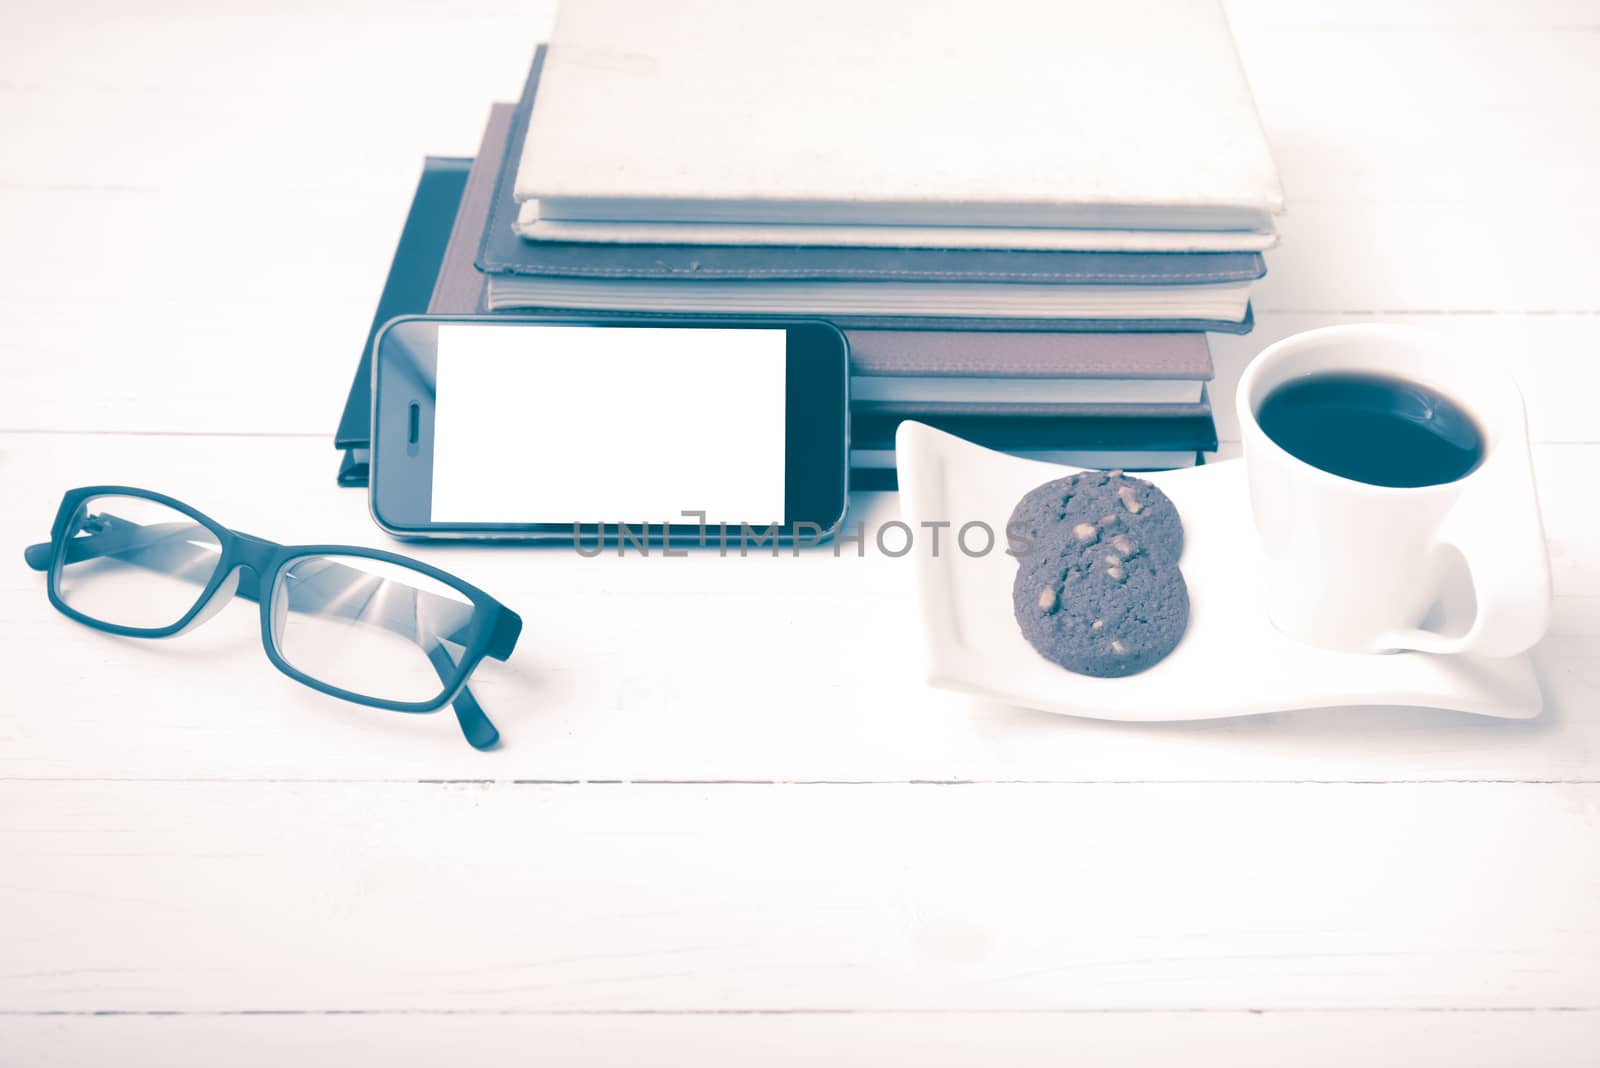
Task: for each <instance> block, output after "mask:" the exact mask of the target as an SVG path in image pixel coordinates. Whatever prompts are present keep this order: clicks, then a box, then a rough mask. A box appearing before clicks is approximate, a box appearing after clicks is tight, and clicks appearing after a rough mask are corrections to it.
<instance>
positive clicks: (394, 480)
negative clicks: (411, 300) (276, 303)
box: [367, 315, 850, 548]
mask: <svg viewBox="0 0 1600 1068" xmlns="http://www.w3.org/2000/svg"><path fill="white" fill-rule="evenodd" d="M446 323H462V324H474V323H482V324H488V325H493V326H506V327H510V326H521V327H531V328H535V329H536V328H538V327H539V326H586V327H595V328H598V329H627V328H629V327H651V328H660V327H667V328H674V329H689V330H696V329H699V330H706V329H736V330H751V329H761V330H783V331H785V333H786V335H787V336H786V340H785V354H786V360H785V366H786V371H785V373H786V385H785V398H784V405H785V414H786V418H785V430H786V441H785V448H784V458H785V470H784V518H783V522H782V523H780V524H778V525H777V527H776V539H777V541H778V542H779V543H782V544H791V543H793V542H794V540H795V538H796V535H797V533H798V534H800V535H801V536H802V538H803V540H813V539H814V540H822V539H824V538H826V537H829V536H831V535H832V534H833V533H834V532H835V531H836V530H837V529H838V526H839V524H840V522H842V521H843V519H844V512H845V507H846V504H847V501H848V494H849V464H850V440H849V412H850V405H849V389H850V385H849V383H850V366H849V345H848V342H847V341H846V339H845V336H844V334H843V333H842V332H841V331H840V330H839V329H838V327H836V326H834V325H833V324H831V323H828V322H824V321H822V320H809V319H783V320H773V319H716V320H683V319H669V318H659V317H651V316H643V315H641V316H629V317H627V318H620V317H610V316H601V315H596V316H552V315H538V316H510V315H403V316H399V317H397V318H395V319H391V320H390V321H389V322H387V323H385V324H384V325H383V327H382V328H381V329H380V330H379V332H378V334H377V336H376V338H375V339H374V342H373V351H372V355H371V359H372V361H373V366H372V423H371V427H372V429H371V446H370V448H371V453H370V474H369V478H368V490H367V503H368V509H369V511H370V512H371V514H372V518H373V521H374V522H376V523H377V524H378V526H379V527H381V528H382V529H383V530H385V531H386V532H388V533H390V534H392V535H394V536H395V537H399V538H408V539H433V538H447V539H473V540H485V539H487V540H517V541H545V542H562V543H572V542H574V541H577V542H578V543H579V544H580V545H583V544H605V545H616V544H619V543H621V544H624V545H625V544H627V543H630V542H639V543H640V544H661V543H670V544H674V545H679V544H690V545H694V544H699V545H706V546H711V547H720V548H726V547H728V546H730V545H734V544H737V541H736V540H735V539H737V538H738V537H739V536H740V535H741V534H742V532H741V531H738V530H736V529H735V528H733V527H731V526H730V527H728V528H726V530H720V529H719V528H718V526H717V525H716V524H712V525H710V526H709V527H703V526H701V525H700V524H699V523H697V522H694V521H689V522H684V523H660V522H655V523H649V524H642V525H639V526H633V527H630V528H629V529H628V530H625V531H624V530H621V529H619V528H618V527H616V526H614V525H611V524H594V523H575V522H573V521H559V520H541V521H538V522H528V523H438V522H434V521H433V520H432V519H431V510H432V491H433V466H432V465H433V433H432V432H433V415H434V405H435V400H436V396H435V392H434V380H435V377H434V367H435V360H436V358H437V352H438V328H439V326H440V325H441V324H446ZM413 404H416V405H417V406H418V412H417V427H416V435H415V441H413V440H412V427H411V425H410V423H411V414H410V410H411V406H412V405H413ZM486 459H487V458H486ZM664 518H665V517H664ZM641 526H642V527H643V528H644V529H643V530H641ZM769 529H770V528H769V527H767V526H757V527H753V528H752V531H753V532H754V533H755V534H756V535H757V536H758V537H760V538H761V539H763V541H762V542H760V543H758V544H764V543H765V541H764V539H765V538H767V537H768V536H769Z"/></svg>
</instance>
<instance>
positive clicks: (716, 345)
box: [368, 315, 850, 546]
mask: <svg viewBox="0 0 1600 1068" xmlns="http://www.w3.org/2000/svg"><path fill="white" fill-rule="evenodd" d="M373 361H374V363H373V374H372V383H373V393H372V455H371V462H372V467H371V476H370V479H369V490H368V493H369V503H370V506H371V511H372V516H373V519H374V520H376V521H377V523H378V525H379V526H380V527H382V528H383V529H384V530H386V531H388V532H389V533H391V534H394V535H396V536H398V537H403V538H452V537H453V538H511V539H526V540H539V541H579V542H580V544H582V543H583V540H584V539H594V540H596V541H604V542H606V543H616V542H618V541H621V542H623V543H626V542H627V541H629V540H633V541H639V542H640V543H641V544H649V543H654V542H670V543H677V544H682V543H696V542H698V543H700V544H713V545H722V546H727V545H729V544H730V543H731V542H730V539H733V538H738V537H741V536H743V535H746V534H749V535H750V536H754V537H756V538H757V539H758V540H759V539H771V538H776V539H777V540H778V541H779V542H784V543H787V542H792V541H794V540H796V539H797V538H798V539H800V540H802V541H805V540H821V539H822V538H825V537H827V536H829V535H831V534H832V533H833V532H834V531H835V530H836V529H837V528H838V525H839V522H840V520H841V519H843V517H844V510H845V502H846V493H847V491H848V485H847V482H848V477H849V456H850V446H849V381H850V374H849V350H848V346H847V343H846V341H845V338H844V335H843V334H842V333H840V331H839V330H838V329H837V328H836V327H834V326H832V325H831V324H828V323H825V322H820V321H818V322H813V321H793V322H770V321H761V322H759V323H753V322H749V321H746V322H698V321H697V322H694V323H688V324H686V323H684V322H683V321H681V320H676V321H675V320H652V319H648V318H639V319H632V318H630V319H628V320H625V321H614V320H611V321H608V320H606V319H603V318H595V319H584V320H576V319H570V318H546V317H540V318H513V317H508V316H502V315H495V316H439V315H421V316H402V317H401V318H398V319H394V320H391V321H390V322H389V323H387V324H385V326H384V327H383V329H382V330H381V331H380V332H379V334H378V337H377V339H376V341H375V342H374V343H373Z"/></svg>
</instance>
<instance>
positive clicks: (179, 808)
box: [0, 0, 1600, 1066]
mask: <svg viewBox="0 0 1600 1068" xmlns="http://www.w3.org/2000/svg"><path fill="white" fill-rule="evenodd" d="M265 6H266V5H262V7H265ZM449 6H450V5H446V4H443V3H437V2H436V3H425V2H421V0H417V2H390V3H377V2H375V0H318V2H316V3H312V2H309V0H296V2H292V3H287V4H282V5H274V7H276V9H277V11H276V13H273V14H261V13H258V12H257V11H256V10H249V11H247V10H245V9H244V7H243V6H242V5H240V10H239V11H238V12H237V13H230V12H229V11H226V10H219V5H214V4H202V3H196V2H192V0H188V2H186V0H145V2H142V3H136V4H120V3H119V4H112V3H108V2H105V0H96V2H88V3H75V4H70V5H68V4H57V5H42V4H40V5H32V9H30V10H17V9H15V8H14V7H12V8H9V9H8V10H6V11H5V12H3V13H0V144H3V146H4V151H3V153H0V312H3V316H0V369H3V376H0V431H3V433H0V559H3V560H5V561H7V563H6V564H5V566H3V567H0V686H3V692H4V697H3V698H0V1064H5V1065H12V1064H17V1065H45V1064H58V1063H59V1064H91V1063H118V1064H140V1065H144V1064H149V1065H163V1066H165V1065H218V1064H262V1065H273V1064H282V1063H294V1064H302V1065H311V1064H354V1063H374V1064H385V1065H395V1066H399V1065H434V1064H441V1063H467V1062H472V1061H485V1060H488V1059H489V1058H490V1057H491V1056H494V1057H510V1056H516V1057H518V1059H522V1060H535V1059H537V1058H543V1061H542V1063H551V1064H557V1063H562V1064H566V1063H583V1064H607V1065H616V1064H627V1063H647V1064H709V1063H728V1064H763V1065H773V1064H783V1065H789V1064H796V1065H797V1064H816V1063H881V1062H885V1061H889V1062H890V1063H893V1062H892V1061H891V1060H890V1059H891V1058H893V1059H898V1060H900V1061H903V1062H905V1063H916V1064H926V1065H953V1064H1027V1065H1033V1064H1039V1065H1043V1064H1059V1063H1068V1062H1076V1063H1092V1064H1097V1065H1103V1064H1163V1063H1215V1064H1225V1065H1256V1064H1260V1065H1284V1064H1302V1065H1303V1064H1319V1065H1320V1064H1328V1065H1344V1064H1349V1063H1351V1062H1353V1061H1355V1060H1357V1059H1360V1060H1365V1061H1388V1062H1392V1063H1397V1064H1407V1065H1417V1064H1451V1065H1462V1064H1473V1065H1477V1064H1483V1065H1491V1064H1519V1065H1525V1064H1596V1063H1600V915H1597V913H1600V707H1597V697H1600V657H1597V656H1596V646H1597V639H1600V545H1597V543H1596V537H1595V531H1596V521H1597V518H1600V506H1597V505H1596V503H1595V497H1594V494H1595V492H1596V482H1595V478H1594V474H1593V472H1594V469H1595V467H1596V466H1597V464H1600V430H1597V424H1596V419H1595V416H1594V414H1593V412H1594V405H1595V397H1596V395H1597V394H1600V255H1597V254H1596V249H1597V248H1600V207H1597V205H1600V198H1597V197H1596V195H1595V187H1596V181H1597V179H1600V173H1597V169H1600V168H1597V164H1600V122H1597V121H1596V119H1595V108H1596V104H1597V103H1600V9H1597V6H1596V4H1595V3H1594V2H1593V0H1538V2H1523V3H1509V2H1507V3H1491V2H1489V0H1468V2H1452V0H1352V2H1350V3H1337V2H1334V0H1304V2H1299V3H1294V4H1286V3H1281V2H1277V0H1236V2H1234V3H1232V4H1231V7H1230V10H1231V13H1232V15H1233V19H1234V24H1235V29H1236V32H1237V35H1238V39H1239V44H1240V48H1241V50H1242V52H1243V55H1244V58H1245V61H1246V64H1247V67H1248V69H1249V73H1250V76H1251V78H1252V80H1253V83H1254V85H1255V89H1256V93H1257V97H1258V100H1259V103H1260V106H1261V111H1262V115H1263V118H1264V121H1265V123H1266V126H1267V128H1268V133H1269V135H1270V138H1271V140H1272V143H1273V146H1274V149H1275V152H1276V154H1277V157H1278V162H1279V165H1280V167H1281V169H1282V172H1283V176H1284V182H1285V185H1286V187H1287V190H1288V195H1289V202H1290V205H1291V212H1290V214H1289V215H1288V216H1287V217H1286V218H1285V220H1284V225H1283V233H1284V239H1283V245H1282V247H1281V248H1280V249H1278V250H1276V251H1274V252H1273V253H1271V254H1270V256H1269V264H1270V267H1271V270H1272V273H1271V275H1270V277H1269V278H1268V279H1267V280H1266V282H1265V284H1264V285H1263V286H1262V288H1261V291H1260V295H1259V298H1258V299H1257V301H1256V313H1257V317H1258V322H1259V325H1258V327H1257V329H1256V331H1255V333H1254V334H1252V335H1250V336H1248V337H1244V338H1231V337H1230V338H1218V339H1216V346H1215V348H1216V358H1217V363H1218V369H1219V377H1218V381H1217V383H1216V385H1215V387H1214V388H1213V392H1212V396H1213V398H1214V399H1215V400H1216V401H1217V402H1218V404H1219V413H1218V417H1219V424H1220V431H1221V434H1222V436H1223V438H1224V439H1225V440H1230V441H1231V439H1235V438H1236V436H1237V434H1236V429H1235V427H1236V424H1235V421H1234V418H1233V413H1232V411H1231V406H1230V401H1231V393H1232V384H1233V382H1234V381H1235V380H1236V379H1237V377H1238V375H1239V372H1240V369H1241V368H1242V366H1243V365H1244V363H1245V362H1246V361H1247V360H1248V359H1249V358H1250V357H1251V356H1252V355H1253V354H1254V353H1255V352H1257V351H1259V349H1260V348H1261V347H1262V346H1264V345H1265V344H1266V343H1268V342H1270V341H1272V340H1274V339H1276V338H1278V337H1282V336H1284V335H1285V334H1288V333H1291V332H1294V331H1297V330H1301V329H1304V328H1307V327H1311V326H1316V325H1321V324H1326V323H1336V322H1348V321H1355V320H1367V319H1377V320H1382V321H1400V322H1412V323H1422V324H1426V325H1429V326H1432V327H1435V328H1437V329H1439V330H1441V331H1444V332H1446V333H1447V334H1449V335H1451V336H1453V337H1458V338H1460V339H1461V340H1462V341H1463V343H1475V344H1485V345H1488V346H1490V347H1491V348H1493V349H1494V350H1496V351H1497V352H1498V354H1499V355H1500V357H1501V358H1503V359H1504V360H1505V361H1506V363H1507V364H1508V365H1509V366H1511V367H1512V368H1514V369H1515V370H1516V372H1517V373H1518V374H1519V375H1520V377H1521V379H1522V382H1523V384H1524V387H1525V390H1526V392H1527V395H1528V406H1529V410H1530V415H1531V420H1532V427H1533V433H1534V436H1535V438H1536V440H1537V443H1538V444H1537V446H1536V456H1537V467H1538V477H1539V479H1540V486H1541V494H1542V496H1543V500H1544V507H1545V519H1546V525H1547V529H1548V533H1549V539H1550V545H1551V550H1552V555H1553V558H1554V563H1555V588H1556V610H1555V625H1554V629H1553V631H1552V633H1551V634H1550V635H1549V637H1548V638H1547V639H1546V640H1545V642H1544V643H1543V644H1542V645H1541V646H1540V647H1539V649H1538V650H1537V653H1536V656H1537V660H1538V664H1539V667H1540V670H1541V673H1542V676H1543V679H1544V683H1545V685H1546V688H1547V693H1548V710H1547V712H1546V713H1545V715H1544V716H1543V717H1542V718H1540V719H1538V720H1536V721H1533V722H1527V723H1518V722H1499V721H1493V720H1479V719H1472V718H1468V717H1464V716H1459V715H1452V714H1445V713H1424V712H1416V711H1397V710H1392V709H1391V710H1386V709H1350V710H1332V711H1327V712H1322V713H1317V714H1297V715H1281V716H1273V717H1265V718H1256V719H1245V720H1238V721H1220V722H1211V723H1202V724H1193V725H1170V726H1155V727H1151V726H1124V725H1117V724H1107V723H1095V722H1076V721H1072V720H1067V719H1061V718H1056V717H1052V716H1047V715H1043V714H1036V713H1029V712H1025V711H1019V710H1015V709H1009V708H1002V707H993V706H987V705H983V704H980V703H975V702H972V701H969V700H966V699H961V698H957V697H954V696H951V695H946V694H941V693H937V692H933V691H930V690H928V689H926V688H925V687H924V686H923V684H922V682H921V677H922V676H921V672H922V664H921V652H920V647H919V644H918V641H917V630H916V617H915V611H916V610H915V605H914V601H913V597H912V589H911V581H910V579H911V575H910V571H911V565H910V561H909V560H891V559H887V558H882V557H878V556H875V555H869V557H868V558H866V559H855V558H853V557H850V558H846V559H842V560H835V559H833V558H832V557H831V556H828V555H826V554H820V555H813V556H810V557H807V558H804V559H800V560H794V559H780V560H772V559H763V558H752V559H747V560H739V559H726V560H724V559H716V558H714V557H703V556H702V557H695V558H691V559H688V560H676V559H674V560H662V559H660V558H651V559H648V560H641V559H638V558H637V557H631V558H628V559H623V560H618V559H615V558H614V557H603V558H599V559H595V560H582V559H579V558H577V557H576V556H574V555H573V554H571V553H569V552H564V551H559V550H558V551H530V550H526V549H510V550H499V551H495V550H488V549H481V548H443V549H424V550H422V552H423V553H424V554H425V555H426V557H427V558H428V559H429V560H431V561H433V562H434V563H436V564H438V565H440V566H442V567H445V568H448V569H451V570H454V571H457V572H458V573H460V574H461V575H462V576H464V577H466V578H468V579H469V580H470V581H473V582H475V583H478V584H479V585H482V586H483V587H485V588H487V589H489V590H491V591H494V592H496V593H497V594H498V595H499V596H501V597H502V598H503V599H504V600H506V601H507V602H508V603H510V604H511V605H512V606H514V607H515V608H516V609H517V610H519V611H520V612H521V613H522V615H523V617H524V619H525V620H526V629H525V630H524V633H523V639H522V644H521V647H520V648H519V650H518V652H517V655H516V657H515V658H514V659H513V660H512V661H511V662H510V663H509V664H506V665H498V664H491V665H489V666H487V667H485V668H484V669H483V670H482V671H481V672H480V675H479V681H477V682H475V687H476V688H477V691H478V693H479V695H480V696H481V697H482V698H483V700H484V702H485V704H486V706H487V707H488V708H489V710H490V711H491V714H492V715H493V716H494V718H495V720H496V721H497V722H498V723H499V725H500V727H501V729H502V731H503V732H504V735H505V743H504V745H503V747H502V748H501V750H500V751H498V752H495V753H492V754H487V755H486V754H480V753H476V752H474V751H472V750H471V749H469V748H468V747H467V746H466V745H465V744H464V743H463V742H462V740H461V738H460V737H459V735H458V733H457V731H456V728H455V725H454V723H453V722H452V718H451V717H450V716H449V715H448V713H446V714H443V715H440V716H435V717H431V718H417V717H404V716H396V715H386V714H381V713H375V712H370V711H363V710H361V709H357V708H354V707H349V706H345V705H342V704H340V703H338V702H336V701H333V700H331V699H328V698H324V697H322V696H319V695H317V694H315V693H312V692H310V691H309V690H306V689H303V688H301V687H299V686H297V685H295V684H294V683H292V682H290V681H289V680H287V679H285V678H283V677H282V676H280V675H278V674H277V673H276V672H274V671H273V670H272V668H271V667H270V666H269V665H268V664H267V662H266V660H265V658H264V657H263V656H262V655H261V650H260V648H259V642H258V638H257V631H256V627H257V623H256V619H255V616H254V614H253V612H252V611H250V610H248V609H246V608H244V607H241V606H234V608H232V609H230V610H229V611H226V612H224V613H223V614H222V615H221V616H219V617H218V618H217V619H216V620H214V621H213V622H212V623H210V624H209V625H208V626H207V627H206V628H205V629H203V630H201V631H198V632H196V633H194V634H192V635H189V636H187V637H185V638H183V639H182V640H179V641H174V642H166V643H148V642H146V643H141V642H137V641H129V640H122V639H117V638H114V637H110V636H107V635H102V634H98V633H94V632H91V631H89V630H87V629H85V628H82V627H80V626H77V625H75V624H73V623H72V622H70V621H68V620H66V619H64V618H62V617H60V616H58V615H57V614H56V613H55V612H54V611H53V610H52V609H51V608H50V607H49V605H48V604H47V603H46V601H45V596H44V588H43V582H42V580H41V577H40V576H39V575H37V574H35V573H33V572H31V571H29V570H28V569H27V568H25V567H24V566H23V564H22V561H21V559H20V556H21V550H22V547H23V546H24V545H25V544H27V543H29V542H32V541H36V540H40V539H42V538H43V537H45V535H46V533H47V527H48V523H49V520H50V518H51V517H52V515H53V513H54V509H55V507H56V504H57V501H58V499H59V496H60V494H61V492H62V491H63V490H64V489H66V488H67V487H69V486H74V485H80V484H84V483H89V482H102V481H104V482H129V483H133V484H136V485H144V486H148V487H150V488H154V489H159V490H163V491H165V492H168V493H171V494H173V495H175V496H178V497H181V498H183V499H186V500H189V501H191V502H193V503H194V504H196V505H198V506H200V507H202V508H204V509H206V510H207V511H209V512H210V513H211V514H213V515H215V516H216V517H217V518H219V519H221V520H222V521H223V522H226V523H230V524H233V525H237V526H238V527H240V528H242V529H245V530H249V531H252V532H257V533H260V534H263V535H266V536H269V537H274V538H277V539H280V540H284V541H295V540H298V541H349V542H356V543H362V544H369V545H385V544H387V542H386V540H385V539H384V538H383V537H382V536H381V535H380V534H379V532H378V531H377V530H376V529H375V528H373V527H372V525H371V524H370V522H369V521H368V519H367V516H366V509H365V503H364V500H363V498H362V495H361V494H359V493H356V492H353V491H348V490H340V489H337V488H336V487H335V486H334V483H333V469H334V466H335V459H336V457H335V453H334V452H333V450H332V448H331V447H330V441H329V435H330V432H331V430H332V428H333V424H334V422H335V420H336V418H337V415H338V413H339V410H340V406H341V404H342V401H343V397H344V390H345V388H346V385H347V383H348V380H349V375H350V372H351V368H352V364H353V362H354V360H355V357H356V351H357V347H358V346H359V343H360V340H361V338H362V336H363V333H364V331H365V328H366V324H367V319H368V317H369V316H370V314H371V311H372V307H373V304H374V301H375V300H376V298H377V294H378V291H379V288H380V286H381V283H382V280H383V276H384V272H385V269H386V267H387V263H388V258H389V255H390V252H391V249H392V247H393V244H394V240H395V236H396V233H397V230H398V227H399V224H400V221H401V219H402V217H403V215H404V212H405V209H406V205H407V203H408V199H409V196H410V193H411V188H412V186H413V183H414V181H415V178H416V174H417V171H418V166H419V163H420V158H421V156H422V155H423V154H424V153H428V152H432V153H444V154H447V153H457V154H470V153H471V152H472V151H473V149H474V146H475V144H476V141H477V135H478V132H479V129H480V127H481V124H482V121H483V119H484V117H485V114H486V110H487V107H488V104H489V102H490V101H491V100H494V99H507V98H511V97H512V96H513V95H514V93H515V92H516V90H517V88H518V86H519V84H520V80H521V77H522V74H523V71H524V68H525V65H526V62H527V60H528V57H529V54H530V51H531V48H532V45H533V43H534V42H535V41H536V40H537V39H539V38H540V37H542V36H543V34H544V33H545V32H546V29H547V26H548V22H549V17H550V11H549V9H548V7H547V6H541V5H536V4H523V3H517V2H513V0H483V2H480V3H477V4H473V5H470V7H471V9H472V11H471V13H470V14H468V15H465V16H463V15H456V14H452V13H450V11H449V10H448V8H449ZM911 10H914V9H912V8H908V11H911ZM908 17H911V16H909V15H908ZM235 220H238V221H237V222H236V221H235ZM245 224H248V225H249V230H248V231H247V232H244V233H240V234H236V233H235V231H236V230H238V228H239V227H240V226H243V225H245ZM269 371H270V372H275V376H274V377H273V378H272V379H271V380H270V381H262V380H261V379H260V376H261V375H262V374H263V372H269ZM1224 448H1225V451H1226V450H1227V448H1228V446H1227V445H1225V446H1224ZM854 507H855V508H856V515H857V516H860V517H862V518H868V519H871V518H874V517H876V518H880V519H881V518H885V517H892V516H893V514H894V509H895V501H894V498H893V497H892V496H890V495H878V496H868V495H863V496H862V497H860V498H859V499H858V500H857V501H856V502H855V505H854ZM853 518H854V517H853ZM1217 685H1219V686H1241V685H1242V686H1247V685H1249V680H1248V679H1224V678H1219V679H1218V680H1217Z"/></svg>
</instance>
